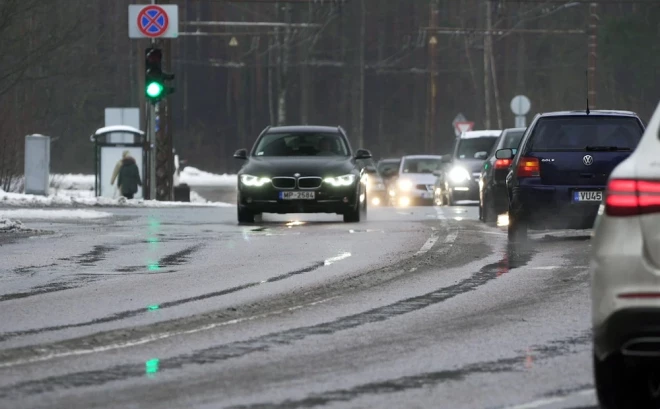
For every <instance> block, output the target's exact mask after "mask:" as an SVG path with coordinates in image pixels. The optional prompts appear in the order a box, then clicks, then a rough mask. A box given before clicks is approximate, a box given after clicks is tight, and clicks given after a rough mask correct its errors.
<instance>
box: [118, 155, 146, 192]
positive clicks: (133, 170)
mask: <svg viewBox="0 0 660 409" xmlns="http://www.w3.org/2000/svg"><path fill="white" fill-rule="evenodd" d="M117 185H118V186H119V191H120V192H121V194H122V195H126V194H135V193H136V192H137V190H138V186H142V180H141V179H140V169H139V168H138V166H137V163H135V159H133V158H132V157H130V156H127V157H126V158H124V159H123V160H122V164H121V169H119V176H118V177H117Z"/></svg>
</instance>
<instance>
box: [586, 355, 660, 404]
mask: <svg viewBox="0 0 660 409" xmlns="http://www.w3.org/2000/svg"><path fill="white" fill-rule="evenodd" d="M593 360H594V368H593V369H594V383H595V386H596V396H597V397H598V402H599V403H600V407H601V408H603V409H624V408H639V409H651V408H655V407H656V406H655V405H654V404H653V402H652V399H651V394H650V391H649V389H648V388H647V386H648V379H647V377H646V376H645V374H644V373H643V372H642V371H639V370H638V369H637V368H632V367H628V368H627V367H626V365H625V362H624V361H623V356H622V355H620V354H615V355H611V356H609V357H608V358H606V359H605V360H602V361H601V360H600V359H598V357H596V355H595V354H594V357H593ZM636 369H637V370H636Z"/></svg>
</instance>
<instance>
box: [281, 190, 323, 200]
mask: <svg viewBox="0 0 660 409" xmlns="http://www.w3.org/2000/svg"><path fill="white" fill-rule="evenodd" d="M314 193H315V192H280V199H282V200H314V199H315V198H316V195H315V194H314Z"/></svg>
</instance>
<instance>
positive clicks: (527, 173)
mask: <svg viewBox="0 0 660 409" xmlns="http://www.w3.org/2000/svg"><path fill="white" fill-rule="evenodd" d="M539 176H541V166H540V165H539V159H538V158H532V157H528V156H523V157H522V158H520V161H519V162H518V177H519V178H532V177H539Z"/></svg>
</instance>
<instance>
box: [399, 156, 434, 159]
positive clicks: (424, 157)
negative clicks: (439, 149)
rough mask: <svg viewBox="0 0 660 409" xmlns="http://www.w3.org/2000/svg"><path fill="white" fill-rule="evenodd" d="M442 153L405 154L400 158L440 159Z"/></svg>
mask: <svg viewBox="0 0 660 409" xmlns="http://www.w3.org/2000/svg"><path fill="white" fill-rule="evenodd" d="M440 158H442V155H406V156H404V157H403V158H401V159H440Z"/></svg>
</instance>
